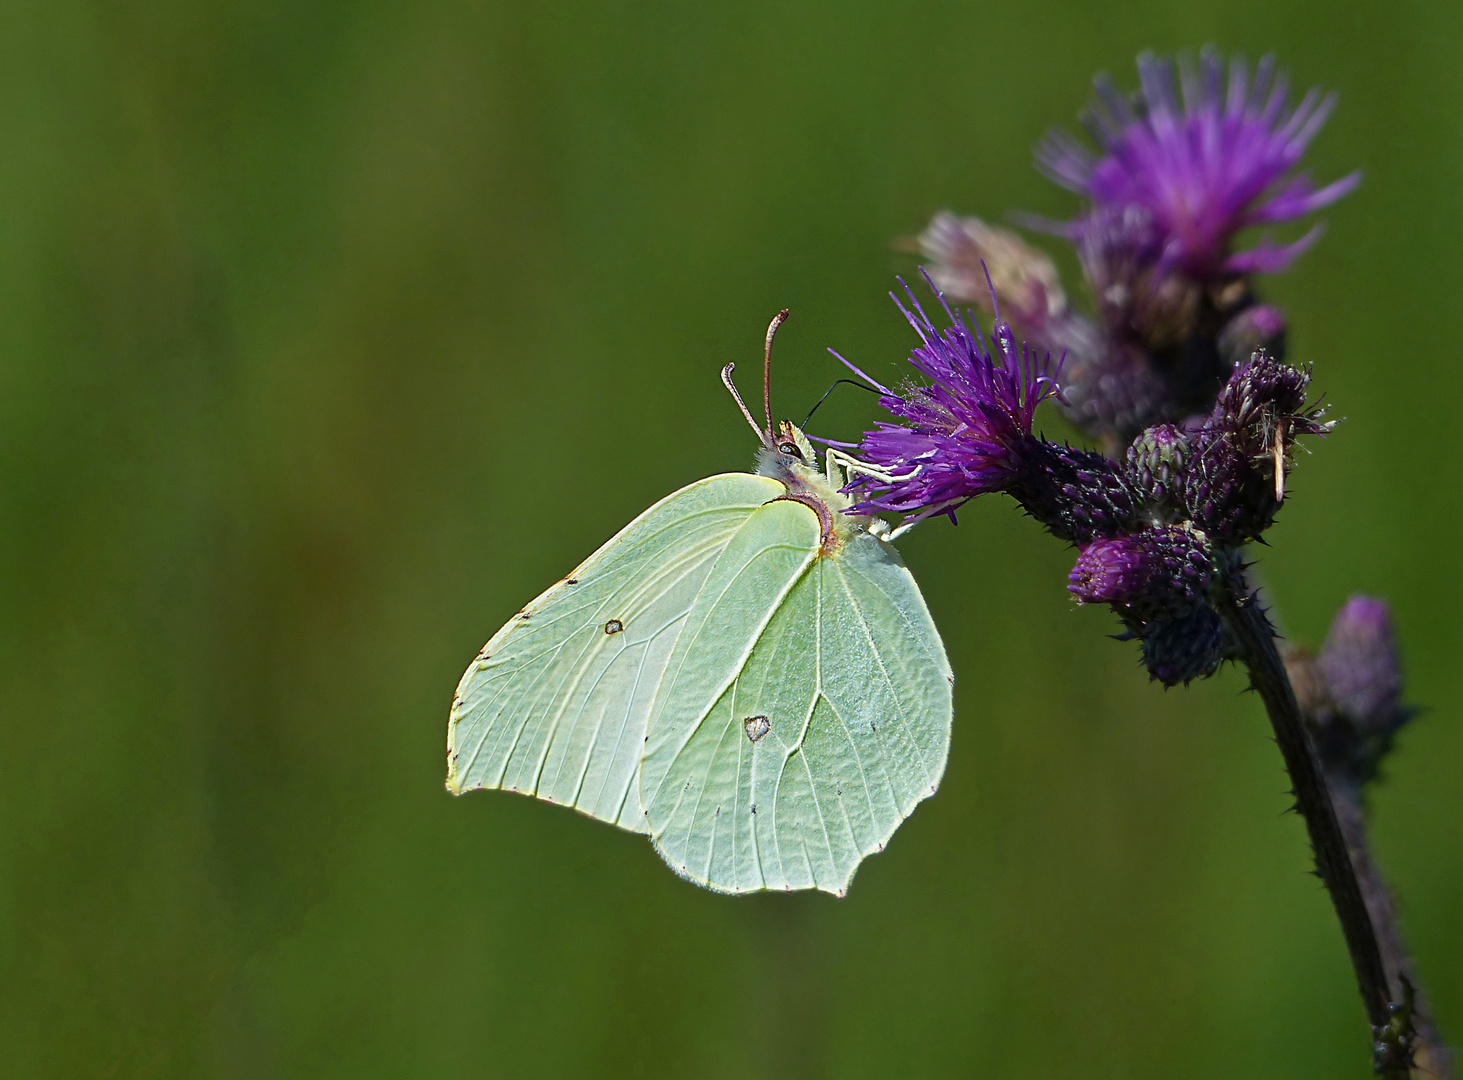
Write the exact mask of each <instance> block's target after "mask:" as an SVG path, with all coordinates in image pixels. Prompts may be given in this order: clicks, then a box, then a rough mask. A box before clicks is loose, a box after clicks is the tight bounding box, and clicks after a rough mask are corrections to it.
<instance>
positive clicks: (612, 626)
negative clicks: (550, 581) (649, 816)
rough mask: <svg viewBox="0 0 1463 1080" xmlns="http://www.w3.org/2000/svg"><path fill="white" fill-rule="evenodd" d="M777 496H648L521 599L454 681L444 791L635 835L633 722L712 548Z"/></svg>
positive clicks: (641, 717)
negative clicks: (607, 535) (537, 806)
mask: <svg viewBox="0 0 1463 1080" xmlns="http://www.w3.org/2000/svg"><path fill="white" fill-rule="evenodd" d="M781 491H782V487H781V485H780V484H778V483H777V482H776V481H773V480H770V479H768V478H766V477H761V476H751V475H747V474H742V473H732V474H726V475H722V476H713V477H710V478H708V479H706V480H702V481H700V482H698V483H695V484H692V485H690V486H689V487H685V488H682V489H681V490H680V491H677V492H676V493H674V494H673V495H670V496H668V497H667V498H665V499H663V500H661V502H659V503H657V504H656V505H655V506H653V507H651V508H650V509H649V510H647V511H646V512H645V513H644V514H642V515H640V517H638V518H637V519H636V520H635V521H633V522H631V524H629V525H628V526H626V527H625V528H624V529H623V530H622V531H621V532H620V533H619V534H618V535H616V536H615V537H614V538H613V539H612V540H610V541H609V542H608V543H606V544H605V545H604V546H603V547H601V548H600V549H599V550H598V551H596V552H595V553H594V554H593V555H592V556H590V557H589V559H587V560H586V561H585V562H584V563H583V564H582V565H581V566H580V567H579V568H578V569H577V570H575V571H574V572H573V573H572V574H570V575H569V577H568V578H566V579H564V580H563V581H561V582H559V583H558V584H557V585H555V586H554V587H553V588H551V589H549V590H548V591H547V592H545V593H544V594H543V595H542V596H540V597H538V598H537V599H536V600H534V601H533V602H531V603H530V604H529V605H528V606H527V607H526V608H524V609H523V611H522V612H520V613H519V614H518V615H517V616H515V617H514V618H513V619H512V620H510V621H509V623H508V624H507V625H506V626H504V627H503V629H502V630H500V631H499V632H498V633H497V634H496V635H495V636H494V637H493V639H492V640H491V641H489V642H488V644H487V645H486V646H485V647H484V649H483V651H482V653H481V654H479V657H478V658H477V660H475V661H474V662H473V664H472V665H470V666H469V667H468V669H467V672H466V674H464V675H463V677H462V681H461V683H460V684H459V686H458V690H457V695H456V697H455V698H454V700H453V708H452V717H451V721H450V723H449V726H448V745H447V764H448V776H447V786H448V787H449V789H451V790H453V791H465V790H470V789H473V788H507V789H509V790H513V791H520V792H523V793H526V794H532V795H537V796H539V797H540V798H543V799H547V800H550V801H552V802H560V803H566V804H568V805H571V806H575V807H577V808H578V809H579V810H581V811H583V812H584V813H587V814H590V815H591V816H593V817H597V818H600V819H602V820H605V821H610V822H614V823H616V824H619V825H621V826H623V827H625V828H629V829H635V830H638V831H644V829H645V827H646V824H645V817H644V814H643V812H642V809H641V807H640V804H639V798H638V785H637V784H636V782H635V780H636V773H637V771H638V768H639V764H640V757H641V753H642V751H643V749H644V743H645V733H646V721H647V718H648V717H649V714H650V711H651V707H652V705H653V702H654V700H655V697H656V692H657V689H658V688H659V687H660V685H661V681H662V677H663V675H664V673H665V670H666V667H667V664H668V663H669V662H670V660H671V657H672V654H673V652H675V651H676V646H677V643H678V641H679V639H680V636H681V633H682V630H683V629H684V627H685V625H686V619H687V616H688V614H689V613H690V612H691V610H692V608H693V607H694V605H695V604H696V602H697V598H698V596H699V595H700V594H701V592H702V591H703V588H704V586H705V585H706V583H707V579H708V577H709V576H711V575H712V572H713V569H714V568H715V567H716V566H717V565H718V562H719V559H720V556H721V555H722V554H723V552H724V551H725V550H726V548H727V546H728V545H729V544H730V543H731V542H732V540H733V538H734V537H736V536H737V535H738V533H739V531H740V530H742V529H743V527H744V526H746V524H747V523H748V521H749V520H750V519H751V518H752V516H753V515H754V514H755V513H756V512H757V510H758V509H759V508H760V507H761V506H762V505H763V504H764V503H766V502H767V501H768V500H769V499H772V498H775V497H776V496H777V495H778V494H780V493H781Z"/></svg>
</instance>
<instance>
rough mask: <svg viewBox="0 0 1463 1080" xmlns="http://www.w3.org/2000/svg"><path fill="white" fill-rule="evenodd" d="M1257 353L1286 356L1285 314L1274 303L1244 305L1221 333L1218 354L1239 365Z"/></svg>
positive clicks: (1232, 364)
mask: <svg viewBox="0 0 1463 1080" xmlns="http://www.w3.org/2000/svg"><path fill="white" fill-rule="evenodd" d="M1257 352H1264V353H1266V354H1268V355H1270V356H1273V357H1274V358H1275V359H1276V360H1284V359H1285V315H1284V314H1283V313H1282V312H1281V311H1280V309H1279V308H1277V307H1275V306H1273V305H1271V304H1255V305H1253V306H1251V307H1247V308H1245V309H1244V310H1243V311H1241V312H1240V313H1239V314H1238V315H1236V316H1234V318H1232V319H1230V320H1229V322H1227V323H1225V324H1224V329H1223V330H1221V331H1220V332H1219V354H1220V355H1221V356H1222V357H1223V358H1224V360H1225V361H1226V362H1227V363H1228V364H1229V366H1230V367H1231V368H1238V367H1240V366H1241V365H1243V364H1244V362H1245V361H1246V360H1248V359H1249V358H1250V357H1252V356H1254V355H1255V353H1257Z"/></svg>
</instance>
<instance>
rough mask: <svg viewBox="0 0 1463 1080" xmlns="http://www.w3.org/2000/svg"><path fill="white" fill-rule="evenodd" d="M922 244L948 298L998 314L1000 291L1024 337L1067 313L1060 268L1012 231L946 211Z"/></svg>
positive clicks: (935, 219) (1005, 315)
mask: <svg viewBox="0 0 1463 1080" xmlns="http://www.w3.org/2000/svg"><path fill="white" fill-rule="evenodd" d="M917 242H918V244H919V249H920V253H921V254H922V255H923V256H924V257H925V258H926V259H928V260H929V267H928V271H929V276H930V279H931V281H932V282H933V283H934V286H935V288H937V289H938V290H939V291H940V292H941V293H942V294H943V295H944V296H945V297H946V298H948V299H952V300H956V301H961V302H964V303H967V304H978V305H980V306H981V307H982V308H984V309H985V310H986V311H993V310H994V308H993V307H992V304H991V293H992V292H993V291H994V293H995V298H996V300H998V301H999V302H1000V304H1001V307H1002V312H1001V314H1002V316H1003V318H1004V319H1005V320H1006V321H1008V322H1010V323H1011V324H1012V325H1013V326H1015V327H1017V328H1019V330H1020V332H1021V333H1022V335H1023V336H1027V337H1029V336H1031V335H1032V334H1033V333H1034V332H1036V331H1038V330H1039V329H1040V328H1041V327H1042V326H1044V325H1045V324H1046V323H1047V322H1048V321H1049V320H1052V319H1057V318H1061V317H1062V316H1064V315H1066V314H1067V294H1066V293H1065V292H1064V291H1063V290H1062V282H1061V279H1060V277H1059V276H1058V274H1057V268H1056V264H1055V263H1053V262H1052V260H1051V258H1050V257H1049V256H1048V255H1046V254H1045V253H1044V252H1042V251H1038V250H1037V249H1036V248H1034V247H1032V246H1031V245H1030V244H1028V243H1027V242H1026V241H1025V240H1023V239H1022V238H1021V237H1020V236H1019V235H1017V234H1016V233H1014V232H1012V231H1011V230H1010V229H1002V228H999V227H998V226H994V225H988V224H986V223H985V222H984V221H982V220H981V219H980V218H976V217H965V218H962V217H957V216H956V215H954V214H952V213H950V212H949V211H948V210H942V211H940V212H939V213H938V214H936V215H935V216H934V217H933V218H931V219H930V223H929V225H928V226H927V227H926V228H925V231H924V232H922V233H920V235H919V239H918V241H917Z"/></svg>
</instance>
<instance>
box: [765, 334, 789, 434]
mask: <svg viewBox="0 0 1463 1080" xmlns="http://www.w3.org/2000/svg"><path fill="white" fill-rule="evenodd" d="M785 322H787V308H783V309H782V310H781V311H779V312H778V313H777V314H776V315H774V316H772V321H771V322H770V323H768V324H767V347H766V348H765V349H764V350H763V352H762V411H763V412H764V413H766V414H767V437H768V438H771V437H772V339H773V338H775V337H776V336H777V328H778V327H779V326H781V325H782V324H783V323H785Z"/></svg>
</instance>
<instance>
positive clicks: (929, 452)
mask: <svg viewBox="0 0 1463 1080" xmlns="http://www.w3.org/2000/svg"><path fill="white" fill-rule="evenodd" d="M901 284H902V283H901ZM905 293H906V296H907V298H908V306H906V305H905V303H904V302H902V301H901V300H900V298H899V297H897V296H896V297H894V302H895V303H896V304H897V305H898V306H899V309H900V311H901V312H903V313H904V317H905V318H906V319H908V320H909V324H910V325H911V326H913V327H914V330H915V333H917V334H918V335H919V337H920V345H919V346H918V347H916V348H915V350H914V352H913V354H912V355H911V356H910V358H909V359H910V363H912V364H913V365H914V366H915V368H916V369H917V370H918V371H919V372H920V373H921V374H922V375H924V376H925V377H926V378H927V379H928V380H929V381H928V382H927V383H925V382H914V381H911V382H909V383H907V384H906V385H905V386H904V387H902V388H901V389H900V391H899V392H898V393H895V392H894V391H892V390H888V389H884V388H881V389H883V393H882V394H881V396H880V399H879V400H880V403H881V404H882V405H883V406H884V408H886V409H887V410H888V411H889V412H890V413H891V414H893V416H894V417H895V418H896V419H897V420H898V421H899V422H898V423H880V424H878V426H877V427H876V428H875V429H874V430H873V431H869V432H866V433H865V435H864V438H863V441H862V442H861V443H860V445H859V456H860V457H861V458H863V460H864V461H866V462H868V463H870V464H872V465H875V466H879V467H881V468H882V469H885V470H887V471H888V473H889V474H891V475H892V476H894V477H895V479H893V480H892V481H890V480H880V479H876V478H873V477H868V476H861V477H858V478H857V479H856V480H854V481H853V482H852V483H851V484H849V486H848V488H847V490H849V491H852V492H857V493H861V494H862V495H863V496H864V500H863V501H862V502H861V503H859V504H858V506H856V507H855V508H854V509H855V511H856V512H858V513H877V512H881V511H892V512H895V513H899V514H906V515H920V516H923V515H927V514H932V513H941V512H953V511H954V510H955V508H956V507H958V506H959V505H960V504H961V503H963V502H965V501H966V500H968V499H971V498H973V497H974V496H976V495H981V494H985V493H987V492H992V491H1002V490H1005V489H1007V488H1009V487H1010V486H1011V485H1012V483H1013V482H1014V481H1015V479H1016V476H1017V472H1018V469H1019V468H1020V466H1021V461H1022V456H1023V451H1024V450H1025V448H1026V445H1027V444H1028V443H1029V442H1034V441H1035V440H1034V439H1033V436H1032V434H1031V427H1032V422H1033V418H1034V414H1035V412H1036V407H1037V406H1038V405H1039V404H1041V402H1043V401H1045V400H1047V399H1048V398H1050V397H1052V396H1054V395H1055V394H1057V393H1058V388H1057V383H1056V381H1055V379H1053V378H1052V377H1051V376H1050V375H1048V374H1047V371H1046V361H1045V359H1043V360H1038V359H1037V358H1036V357H1035V356H1034V355H1032V354H1031V353H1030V352H1029V351H1028V350H1026V349H1024V348H1022V347H1020V346H1018V345H1017V344H1016V339H1015V336H1014V335H1013V334H1012V333H1011V331H1010V329H1009V327H1006V326H1004V325H1002V324H999V323H998V324H997V326H996V328H995V332H994V334H993V339H994V342H995V349H994V350H992V348H991V347H990V345H989V344H988V343H987V341H986V339H985V337H984V335H982V334H981V333H980V331H979V330H978V329H975V328H974V327H972V326H971V325H970V324H969V323H968V322H967V321H966V319H965V318H964V317H962V316H961V315H958V314H957V313H956V312H955V311H954V310H952V309H951V307H950V305H949V304H948V303H947V302H946V301H945V298H944V297H943V296H940V295H939V293H938V291H937V292H936V296H937V297H938V298H939V300H940V305H941V307H943V308H944V311H945V315H946V317H947V319H948V320H949V325H948V326H946V327H945V328H944V329H940V328H938V327H936V326H935V324H934V323H933V322H932V321H931V319H930V317H929V316H928V315H927V314H926V313H925V310H924V308H923V307H921V306H920V303H919V301H918V300H916V299H915V297H914V293H913V292H912V291H910V289H909V287H908V286H907V285H906V286H905ZM855 370H856V369H855Z"/></svg>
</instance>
